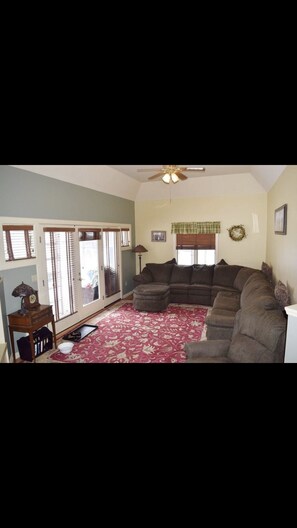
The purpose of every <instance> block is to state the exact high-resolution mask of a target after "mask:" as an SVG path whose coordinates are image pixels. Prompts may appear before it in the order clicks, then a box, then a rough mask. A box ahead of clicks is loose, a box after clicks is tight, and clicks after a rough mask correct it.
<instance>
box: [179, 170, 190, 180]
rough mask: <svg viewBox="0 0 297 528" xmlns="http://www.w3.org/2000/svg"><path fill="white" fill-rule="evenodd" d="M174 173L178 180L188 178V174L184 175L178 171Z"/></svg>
mask: <svg viewBox="0 0 297 528" xmlns="http://www.w3.org/2000/svg"><path fill="white" fill-rule="evenodd" d="M176 175H177V176H178V177H179V179H180V180H187V179H188V176H186V175H185V174H183V173H182V172H180V171H177V172H176Z"/></svg>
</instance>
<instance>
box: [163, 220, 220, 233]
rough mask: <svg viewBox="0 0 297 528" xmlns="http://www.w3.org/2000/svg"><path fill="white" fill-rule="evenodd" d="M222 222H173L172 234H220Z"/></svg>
mask: <svg viewBox="0 0 297 528" xmlns="http://www.w3.org/2000/svg"><path fill="white" fill-rule="evenodd" d="M220 232H221V222H173V223H172V224H171V233H178V234H180V235H188V234H204V235H207V234H209V233H220Z"/></svg>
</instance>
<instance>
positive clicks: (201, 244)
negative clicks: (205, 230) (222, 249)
mask: <svg viewBox="0 0 297 528" xmlns="http://www.w3.org/2000/svg"><path fill="white" fill-rule="evenodd" d="M176 249H215V234H208V235H199V234H190V235H181V234H177V235H176Z"/></svg>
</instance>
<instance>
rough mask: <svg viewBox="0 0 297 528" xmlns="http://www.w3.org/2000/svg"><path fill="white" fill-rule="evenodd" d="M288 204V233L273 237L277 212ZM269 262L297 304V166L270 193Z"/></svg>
mask: <svg viewBox="0 0 297 528" xmlns="http://www.w3.org/2000/svg"><path fill="white" fill-rule="evenodd" d="M284 204H288V215H287V234H286V235H275V234H274V211H275V209H277V208H278V207H280V206H281V205H284ZM267 215H268V217H267V263H268V264H270V265H271V266H272V270H273V277H274V280H281V281H282V282H283V283H284V284H286V285H287V286H288V287H289V291H290V295H291V304H296V303H297V235H296V228H297V166H296V165H291V166H289V167H288V168H287V169H285V171H284V172H283V174H282V175H281V176H280V177H279V179H278V180H277V182H276V183H275V184H274V186H273V187H272V189H271V190H270V191H269V193H268V203H267Z"/></svg>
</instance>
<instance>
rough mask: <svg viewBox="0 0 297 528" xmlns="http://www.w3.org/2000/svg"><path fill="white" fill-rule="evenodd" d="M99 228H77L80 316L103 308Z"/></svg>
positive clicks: (82, 316) (85, 315)
mask: <svg viewBox="0 0 297 528" xmlns="http://www.w3.org/2000/svg"><path fill="white" fill-rule="evenodd" d="M100 231H101V230H100V229H91V228H90V229H89V230H86V229H85V228H79V229H78V238H79V270H80V271H79V283H80V288H79V289H80V291H79V295H78V297H79V307H78V311H79V314H80V316H81V318H84V317H87V316H88V315H91V314H92V313H95V312H96V311H98V310H100V309H101V308H103V288H102V280H100V261H101V260H102V241H101V232H100Z"/></svg>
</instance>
